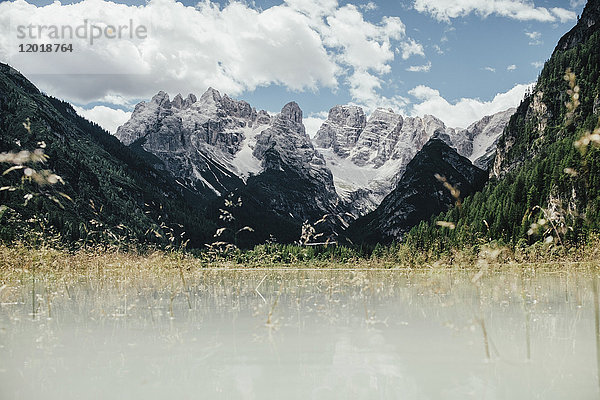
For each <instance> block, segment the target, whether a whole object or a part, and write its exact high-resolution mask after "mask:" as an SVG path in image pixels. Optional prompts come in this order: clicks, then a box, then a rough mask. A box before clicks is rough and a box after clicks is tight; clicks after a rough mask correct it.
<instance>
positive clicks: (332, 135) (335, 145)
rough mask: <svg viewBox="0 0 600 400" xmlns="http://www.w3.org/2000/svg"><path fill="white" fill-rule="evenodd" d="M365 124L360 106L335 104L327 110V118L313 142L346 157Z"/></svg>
mask: <svg viewBox="0 0 600 400" xmlns="http://www.w3.org/2000/svg"><path fill="white" fill-rule="evenodd" d="M366 125H367V118H366V116H365V113H364V111H363V109H362V108H361V107H358V106H352V105H338V106H335V107H333V108H332V109H331V110H329V115H328V117H327V120H326V121H325V122H324V123H323V125H321V127H320V128H319V130H318V131H317V134H316V135H315V139H314V141H315V144H316V145H317V146H318V147H322V148H332V149H333V151H334V152H335V154H337V155H338V156H340V157H344V158H345V157H348V155H350V150H352V148H354V146H355V145H356V141H357V140H358V137H359V136H360V134H361V132H362V131H363V130H364V129H365V126H366Z"/></svg>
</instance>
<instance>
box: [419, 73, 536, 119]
mask: <svg viewBox="0 0 600 400" xmlns="http://www.w3.org/2000/svg"><path fill="white" fill-rule="evenodd" d="M530 86H531V84H528V85H524V84H519V85H516V86H515V87H513V88H512V89H510V90H509V91H508V92H505V93H499V94H497V95H496V96H494V98H493V99H492V100H490V101H482V100H479V99H470V98H462V99H460V100H458V101H457V102H455V103H450V102H449V101H447V100H446V99H445V98H443V97H442V96H441V95H440V92H439V91H438V90H435V89H432V88H430V87H428V86H424V85H419V86H417V87H415V88H414V89H412V90H410V91H409V94H410V95H412V96H413V97H415V98H416V99H417V100H418V102H417V103H416V104H414V105H413V106H412V110H411V113H412V115H418V116H423V115H426V114H429V115H434V116H436V117H438V118H439V119H441V120H442V121H444V123H445V124H446V125H448V126H451V127H453V128H466V127H467V126H469V125H470V124H472V123H473V122H475V121H478V120H480V119H481V118H483V117H485V116H486V115H491V114H494V113H497V112H500V111H504V110H507V109H509V108H511V107H516V106H518V105H519V103H520V102H521V100H522V99H523V97H524V96H525V91H526V90H527V88H528V87H530Z"/></svg>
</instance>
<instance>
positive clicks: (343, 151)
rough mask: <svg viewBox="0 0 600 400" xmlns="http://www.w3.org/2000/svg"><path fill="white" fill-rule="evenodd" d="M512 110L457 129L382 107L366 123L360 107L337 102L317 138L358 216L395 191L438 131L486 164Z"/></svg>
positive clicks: (350, 208) (348, 204)
mask: <svg viewBox="0 0 600 400" xmlns="http://www.w3.org/2000/svg"><path fill="white" fill-rule="evenodd" d="M513 112H514V109H510V110H507V111H504V112H501V113H498V114H495V115H492V116H488V117H484V118H483V119H482V120H480V121H478V122H476V123H474V124H472V125H471V126H469V127H468V128H467V129H453V128H449V127H446V126H445V125H444V123H443V122H442V121H440V120H439V119H437V118H435V117H433V116H431V115H426V116H424V117H422V118H420V117H402V116H401V115H399V114H395V113H394V112H393V111H392V110H389V109H382V108H380V109H377V110H375V111H374V112H373V113H372V115H371V116H370V117H369V119H368V121H367V122H366V123H364V125H363V122H362V119H361V117H360V116H361V115H364V114H363V113H362V110H361V109H360V108H359V107H356V106H336V107H334V108H332V109H331V110H330V112H329V117H328V119H327V120H326V121H325V122H324V123H323V125H322V126H321V128H320V129H319V131H318V132H317V135H316V136H315V140H314V141H315V144H316V145H317V146H318V150H319V151H320V152H321V153H322V154H323V155H324V156H325V159H326V162H327V166H328V167H329V168H330V169H331V171H332V172H333V175H334V181H335V185H336V190H337V192H338V194H339V195H340V197H341V198H342V200H343V201H344V202H345V204H346V207H347V209H348V211H349V212H350V213H351V214H353V215H354V216H355V217H358V216H360V215H364V214H366V213H367V212H369V211H372V210H373V209H374V208H375V207H377V205H378V204H379V203H380V202H381V200H382V199H383V198H384V197H385V196H386V195H387V194H389V193H390V192H391V190H392V189H393V188H394V187H395V185H396V184H397V183H398V181H399V179H400V178H401V176H402V174H403V172H404V169H405V168H406V165H407V164H408V163H409V162H410V160H411V159H412V158H413V157H414V156H415V154H416V153H417V152H418V151H419V150H420V149H421V148H422V147H423V145H424V144H425V143H426V142H427V141H428V140H429V139H430V138H431V137H433V136H434V135H435V136H436V137H437V138H439V139H441V140H443V141H445V142H446V143H447V144H448V145H450V146H451V147H453V148H455V149H456V150H457V151H458V153H459V154H461V155H463V156H465V157H468V158H469V159H471V160H472V161H476V162H477V165H479V166H481V167H482V168H484V169H487V168H488V167H489V163H490V160H491V159H492V158H493V154H494V152H495V145H496V141H497V139H498V137H499V136H500V134H501V133H502V131H503V129H504V127H505V126H506V124H507V123H508V120H509V118H510V115H512V113H513Z"/></svg>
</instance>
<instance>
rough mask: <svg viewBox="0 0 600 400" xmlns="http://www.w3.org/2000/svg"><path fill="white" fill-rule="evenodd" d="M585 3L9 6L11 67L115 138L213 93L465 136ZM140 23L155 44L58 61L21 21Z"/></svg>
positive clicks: (311, 0)
mask: <svg viewBox="0 0 600 400" xmlns="http://www.w3.org/2000/svg"><path fill="white" fill-rule="evenodd" d="M71 3H75V4H71ZM115 3H120V4H115ZM183 6H187V8H186V7H183ZM583 6H584V2H583V1H581V0H562V1H551V0H535V1H532V0H397V1H365V0H357V1H339V2H338V1H335V0H286V1H285V2H283V1H273V0H266V1H254V2H243V3H239V2H229V1H213V2H212V3H211V2H206V1H205V2H201V3H198V2H196V1H189V0H184V1H183V2H178V3H176V2H175V0H151V1H150V2H145V1H144V2H141V1H133V0H128V1H117V2H114V3H109V2H104V1H103V0H83V1H78V2H69V1H62V3H61V4H58V3H54V4H53V3H52V2H50V1H29V2H25V1H24V0H17V1H9V2H2V3H0V29H1V32H2V35H1V36H0V60H1V61H3V62H9V63H10V64H12V65H13V66H14V67H16V68H17V69H20V70H21V71H22V72H24V73H25V74H26V75H27V76H28V77H30V79H32V80H33V81H34V83H36V84H37V85H38V86H40V88H42V89H43V90H45V91H46V92H48V93H49V94H53V95H56V96H58V97H62V98H64V99H66V100H68V101H70V102H72V103H74V104H76V105H77V106H78V107H79V108H78V110H80V112H81V113H82V114H84V115H86V116H87V117H88V118H90V119H94V120H96V121H97V122H99V123H101V124H102V125H104V126H105V127H107V128H108V129H111V130H114V127H115V126H116V125H117V124H118V123H120V122H121V121H122V120H123V119H125V118H127V116H128V112H130V111H131V110H132V108H133V106H134V105H135V103H137V102H138V101H140V100H147V99H148V98H149V97H151V96H152V94H154V93H156V92H158V91H159V90H165V91H167V92H168V93H169V94H170V95H171V96H174V95H175V94H177V92H182V94H184V95H186V94H187V93H188V92H193V93H195V94H197V95H200V94H201V92H203V91H204V90H205V89H206V88H207V87H208V86H209V85H210V86H213V87H215V88H216V89H218V90H220V91H221V92H225V93H230V94H231V95H232V96H233V97H236V98H239V99H244V100H247V101H248V102H250V103H251V104H252V105H253V106H255V107H257V108H259V109H266V110H268V111H278V110H279V109H280V108H281V107H282V106H283V104H285V103H286V102H288V101H291V100H295V101H297V102H298V103H299V104H300V106H301V107H302V109H303V110H304V113H305V116H306V117H308V118H307V120H306V123H307V127H308V129H309V131H314V129H315V126H318V124H319V123H320V120H321V119H322V118H323V116H324V115H325V113H326V112H327V111H328V109H329V108H330V107H332V106H333V105H336V104H345V103H355V104H359V105H362V106H364V107H365V109H366V110H367V111H372V110H373V109H374V108H375V107H379V106H383V107H391V108H393V109H395V111H397V112H401V113H402V114H405V115H413V114H414V115H419V114H425V113H430V114H433V115H436V116H438V117H439V118H441V119H442V120H443V121H444V122H446V123H447V124H448V125H450V126H456V127H458V126H461V127H463V126H466V125H467V124H469V123H470V122H474V121H475V120H476V119H478V118H480V117H482V116H483V115H486V114H489V113H492V112H497V111H501V110H503V109H506V108H508V107H510V106H516V105H517V104H518V102H519V100H520V99H521V98H522V96H523V92H524V90H525V87H526V85H527V84H530V83H532V82H534V81H535V79H536V78H537V75H538V73H539V71H540V69H541V67H542V63H543V61H545V60H546V59H547V58H548V57H549V56H550V54H551V53H552V50H553V49H554V46H555V44H556V42H557V41H558V39H559V38H560V37H561V36H562V35H563V34H564V33H565V32H567V31H568V30H569V29H570V28H571V27H572V26H573V25H574V24H575V23H576V15H578V14H580V13H581V11H582V9H583ZM127 17H129V18H132V19H133V20H134V21H135V22H137V23H145V24H149V25H150V26H151V28H152V29H151V30H150V33H149V36H148V39H146V41H145V42H143V41H138V42H135V41H133V42H132V43H125V42H126V41H119V42H118V43H117V42H115V41H114V40H113V41H109V40H107V41H105V43H102V42H101V41H100V42H99V43H98V44H94V45H93V46H85V44H81V46H79V47H78V50H80V51H78V52H77V54H70V55H65V54H63V55H53V57H54V58H51V57H50V56H49V58H48V59H47V60H46V59H45V58H43V57H40V56H39V55H37V56H33V55H19V54H15V53H14V52H15V48H16V46H17V44H18V43H19V42H17V41H15V39H14V29H15V26H16V25H18V24H27V23H32V22H33V23H38V24H40V23H44V24H49V23H53V24H57V25H60V24H68V23H70V24H75V23H76V22H74V21H77V20H78V19H80V20H83V19H84V18H89V19H91V20H93V21H105V22H106V23H107V24H108V23H112V21H113V20H117V19H118V20H119V21H120V20H121V19H122V18H127ZM115 23H116V22H115ZM40 72H44V73H43V74H41V73H40Z"/></svg>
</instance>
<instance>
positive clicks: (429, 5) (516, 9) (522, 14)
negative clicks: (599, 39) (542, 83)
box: [414, 0, 576, 22]
mask: <svg viewBox="0 0 600 400" xmlns="http://www.w3.org/2000/svg"><path fill="white" fill-rule="evenodd" d="M414 8H415V9H416V10H417V11H419V12H422V13H428V14H431V15H432V16H433V17H434V18H436V19H437V20H439V21H446V22H448V21H450V20H451V19H454V18H458V17H464V16H467V15H469V14H472V13H474V14H478V15H480V16H482V17H484V18H485V17H487V16H489V15H498V16H502V17H507V18H512V19H516V20H520V21H540V22H556V21H557V20H558V21H560V22H567V21H571V20H574V19H575V18H576V14H575V13H574V12H573V11H570V10H566V9H564V8H559V7H554V8H551V9H548V8H545V7H536V6H535V4H534V2H533V1H528V0H415V2H414Z"/></svg>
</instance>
